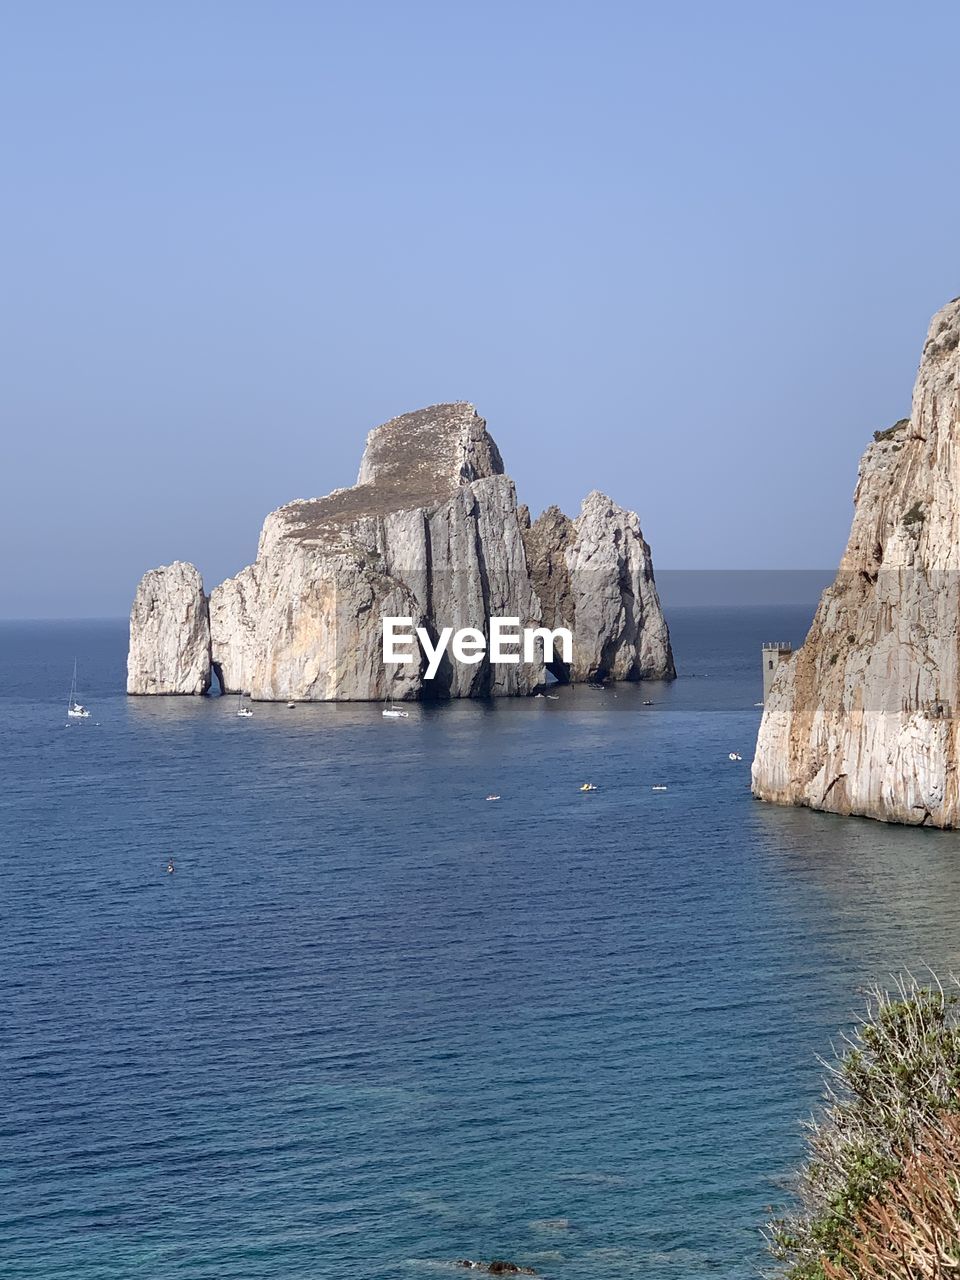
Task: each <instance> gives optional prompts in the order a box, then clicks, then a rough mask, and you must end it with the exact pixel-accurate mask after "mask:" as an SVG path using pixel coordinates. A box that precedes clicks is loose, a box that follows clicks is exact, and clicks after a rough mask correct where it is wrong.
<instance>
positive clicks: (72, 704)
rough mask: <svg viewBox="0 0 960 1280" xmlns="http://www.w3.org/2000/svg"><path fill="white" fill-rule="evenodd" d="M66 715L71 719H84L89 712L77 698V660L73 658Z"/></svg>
mask: <svg viewBox="0 0 960 1280" xmlns="http://www.w3.org/2000/svg"><path fill="white" fill-rule="evenodd" d="M67 715H68V716H70V717H71V719H73V720H86V719H87V718H88V717H89V715H90V712H89V711H88V710H87V708H86V707H85V706H84V705H83V703H81V702H80V701H79V699H78V698H77V660H76V658H74V660H73V683H72V684H71V686H70V698H69V700H68V701H67Z"/></svg>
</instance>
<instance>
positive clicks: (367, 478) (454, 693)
mask: <svg viewBox="0 0 960 1280" xmlns="http://www.w3.org/2000/svg"><path fill="white" fill-rule="evenodd" d="M526 523H529V520H528V519H527V520H526ZM538 523H539V522H538ZM573 526H574V529H575V537H574V541H573V544H572V554H573V560H572V562H571V566H570V569H569V571H568V572H569V573H570V577H571V582H572V583H573V584H574V591H575V592H577V593H579V594H578V595H577V600H578V601H579V604H578V609H579V612H576V611H575V620H577V622H576V624H577V625H578V626H583V628H584V630H585V631H586V629H587V628H588V627H589V629H590V637H591V638H590V639H589V640H588V641H586V648H585V655H584V656H583V657H582V658H579V657H578V659H577V661H576V662H575V663H574V669H575V671H580V670H581V669H582V670H583V671H584V672H585V673H588V674H585V675H584V676H582V677H580V676H577V675H575V676H574V678H588V676H589V677H592V676H595V675H596V674H598V673H599V672H600V670H601V668H602V669H603V673H604V674H608V675H610V676H612V677H613V678H624V679H627V678H629V679H634V678H639V676H640V675H642V674H646V673H648V672H649V673H650V674H666V673H668V672H667V671H666V669H665V668H664V667H663V664H662V662H661V663H660V664H659V665H658V660H657V654H658V653H659V652H660V651H661V650H662V648H663V645H664V644H666V649H667V653H669V642H668V641H667V640H666V627H665V625H664V623H663V617H662V614H660V611H659V604H656V608H655V609H654V604H655V602H656V593H655V590H654V589H653V586H652V582H653V579H652V571H651V570H650V566H649V549H648V548H647V546H646V544H645V543H644V542H643V539H642V537H640V534H639V526H638V525H637V519H636V516H633V515H631V513H629V512H623V511H621V510H620V509H619V508H615V507H613V504H611V503H609V501H608V500H607V499H602V498H601V497H600V495H591V496H590V498H589V499H588V500H587V502H586V503H585V504H584V512H583V513H581V516H580V517H579V518H578V520H577V521H574V522H573ZM525 536H527V537H529V536H530V533H529V530H527V531H526V534H525V531H524V529H523V528H522V517H521V512H520V511H518V507H517V497H516V492H515V489H514V485H513V481H512V480H510V478H509V477H508V476H506V475H504V474H503V462H502V460H501V458H500V453H499V450H498V449H497V446H496V444H495V443H494V441H493V439H492V437H491V436H490V435H489V433H488V432H487V430H486V424H485V423H484V421H483V419H482V418H480V417H479V416H478V414H477V412H476V410H475V409H474V408H473V406H472V405H469V404H450V405H436V406H433V407H432V408H429V409H423V410H420V411H418V412H416V413H409V414H405V415H403V416H402V417H399V418H394V419H393V420H392V421H391V422H388V423H385V424H384V425H383V426H382V427H378V428H377V429H376V430H375V431H372V432H371V433H370V435H369V436H368V438H367V445H366V450H365V452H364V455H363V460H362V462H361V465H360V474H359V477H358V480H357V483H356V485H354V486H353V487H352V488H349V489H339V490H335V491H334V492H333V493H331V494H329V495H328V496H327V497H325V498H315V499H301V500H298V501H296V502H291V503H288V504H287V505H286V506H284V507H281V508H280V509H279V510H277V511H274V512H272V513H271V514H270V515H269V516H267V519H266V521H265V522H264V526H263V530H262V532H261V535H260V542H259V546H258V551H257V558H256V561H255V563H254V564H252V565H250V566H248V567H247V568H246V569H243V570H242V571H241V572H240V573H239V574H237V575H236V577H234V578H231V579H229V580H228V581H227V582H224V583H223V584H221V585H220V586H219V587H216V588H215V589H214V590H213V592H212V593H211V596H210V601H209V616H210V642H211V651H212V664H213V669H214V670H215V671H216V673H217V675H218V677H219V679H220V683H221V686H222V688H223V689H224V691H226V692H231V691H237V690H244V691H246V692H249V693H250V695H251V696H252V697H253V698H254V699H264V700H274V699H283V700H286V699H295V700H301V699H302V700H341V699H342V700H368V699H381V698H386V697H390V698H396V699H410V698H421V697H423V698H448V697H453V698H461V697H482V696H488V695H493V696H500V695H510V694H527V693H530V692H532V691H533V690H534V689H535V688H537V687H538V686H539V685H540V684H542V683H543V681H544V679H545V670H544V666H543V663H542V662H541V661H539V660H538V661H535V662H532V663H519V664H517V665H506V664H491V663H489V662H488V661H487V660H486V659H484V660H483V661H482V662H481V663H479V664H478V665H474V666H470V665H467V664H464V663H458V662H456V661H453V660H452V659H451V658H450V657H448V658H447V659H446V660H445V661H444V663H443V665H442V666H441V668H440V671H439V673H438V675H437V677H436V678H435V679H434V680H431V681H427V680H426V679H425V678H424V673H425V666H426V663H425V662H417V663H416V664H413V663H408V664H398V665H385V664H384V663H383V661H382V647H381V646H382V630H381V619H382V618H383V617H385V616H392V617H406V618H410V619H412V624H413V626H423V627H426V628H427V629H428V630H429V631H430V632H431V634H432V635H433V636H434V637H435V636H436V634H437V632H438V631H439V629H440V628H441V627H452V628H453V629H454V630H458V629H460V628H464V627H474V628H476V629H477V630H479V631H481V632H483V633H485V634H487V633H488V630H489V619H490V618H491V617H492V616H502V617H515V618H519V619H520V626H521V627H528V626H536V625H538V624H539V623H540V621H541V619H542V616H543V611H542V608H541V601H540V598H539V595H538V592H537V590H536V586H535V580H534V579H532V578H531V573H530V568H529V565H528V560H527V548H526V547H525ZM621 544H622V545H621ZM148 577H149V575H148ZM145 581H146V580H145ZM588 584H589V587H588ZM651 592H652V594H651ZM137 625H139V624H137ZM133 632H134V623H133V621H132V623H131V664H132V666H131V669H133V668H134V667H137V668H139V667H140V665H143V666H145V667H149V666H150V664H151V661H152V659H151V657H150V653H149V650H150V643H151V641H150V636H149V635H144V636H140V635H139V634H138V635H137V636H136V637H134V634H133ZM135 650H136V655H137V656H136V659H135V658H134V656H133V655H134V652H135ZM593 650H596V654H597V657H596V661H594V662H593V663H592V665H591V662H590V661H589V660H588V657H587V656H586V654H587V652H588V651H589V652H591V653H592V652H593ZM669 674H672V662H671V663H670V665H669ZM138 691H140V690H138ZM156 691H157V692H161V691H169V692H175V691H179V690H172V689H171V690H161V689H157V690H156Z"/></svg>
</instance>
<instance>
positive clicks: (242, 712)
mask: <svg viewBox="0 0 960 1280" xmlns="http://www.w3.org/2000/svg"><path fill="white" fill-rule="evenodd" d="M237 715H238V716H239V717H240V719H241V720H248V719H249V718H250V716H252V715H253V712H252V711H251V710H250V708H249V707H247V706H244V703H243V694H242V693H241V694H240V695H239V696H238V698H237Z"/></svg>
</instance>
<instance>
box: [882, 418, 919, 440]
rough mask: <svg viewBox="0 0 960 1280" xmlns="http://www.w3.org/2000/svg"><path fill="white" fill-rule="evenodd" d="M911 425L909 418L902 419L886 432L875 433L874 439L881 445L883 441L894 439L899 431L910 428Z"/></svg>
mask: <svg viewBox="0 0 960 1280" xmlns="http://www.w3.org/2000/svg"><path fill="white" fill-rule="evenodd" d="M909 425H910V419H909V418H900V419H899V420H898V421H897V422H895V423H894V424H893V426H892V427H887V429H886V431H875V432H874V433H873V438H874V440H876V441H877V443H878V444H879V442H880V441H881V440H890V439H892V438H893V436H895V435H896V434H897V432H898V431H902V430H903V428H904V427H908V426H909Z"/></svg>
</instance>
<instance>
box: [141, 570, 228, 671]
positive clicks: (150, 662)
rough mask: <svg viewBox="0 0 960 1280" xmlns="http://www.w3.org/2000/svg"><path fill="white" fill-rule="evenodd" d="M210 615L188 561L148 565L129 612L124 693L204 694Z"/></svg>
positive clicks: (201, 590)
mask: <svg viewBox="0 0 960 1280" xmlns="http://www.w3.org/2000/svg"><path fill="white" fill-rule="evenodd" d="M209 688H210V620H209V616H208V612H207V597H206V596H205V595H204V593H203V581H202V579H201V577H200V574H199V572H198V571H197V570H196V569H195V568H194V566H193V565H192V564H185V563H184V562H183V561H182V560H175V561H174V562H173V564H168V565H164V566H162V567H161V568H159V569H151V570H150V571H149V573H145V574H144V575H143V577H142V578H141V579H140V585H139V586H138V587H137V594H136V596H135V597H134V601H133V608H132V609H131V611H130V650H129V653H128V656H127V693H147V694H151V693H180V694H197V693H206V692H207V690H208V689H209Z"/></svg>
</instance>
